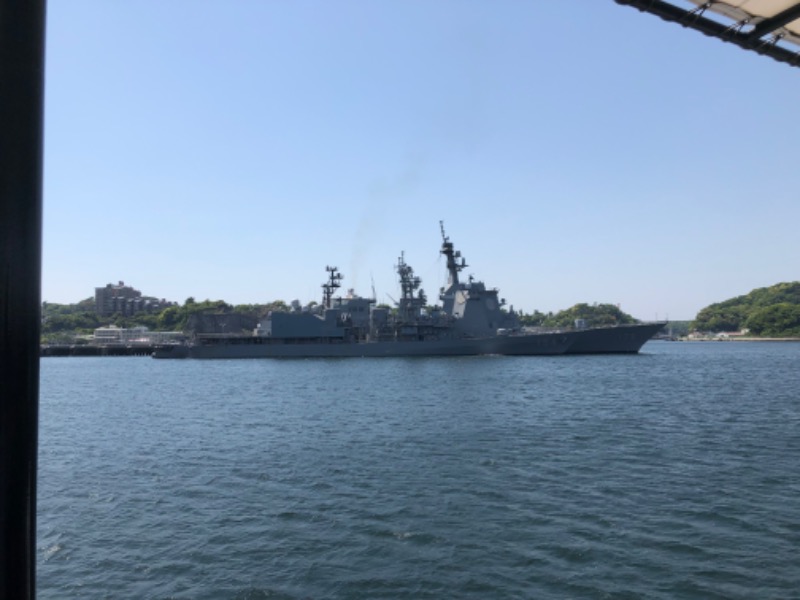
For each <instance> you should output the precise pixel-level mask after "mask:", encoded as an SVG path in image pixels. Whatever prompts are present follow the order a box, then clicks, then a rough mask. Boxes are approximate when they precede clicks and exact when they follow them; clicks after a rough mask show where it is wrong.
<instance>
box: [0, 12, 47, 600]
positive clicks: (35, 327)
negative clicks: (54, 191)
mask: <svg viewBox="0 0 800 600" xmlns="http://www.w3.org/2000/svg"><path fill="white" fill-rule="evenodd" d="M44 30H45V0H0V598H20V599H30V598H33V597H34V595H35V582H36V577H35V575H36V464H37V462H36V459H37V449H38V417H39V330H40V305H41V254H42V248H41V246H42V244H41V236H42V233H41V232H42V120H43V116H42V114H43V95H44V94H43V91H44Z"/></svg>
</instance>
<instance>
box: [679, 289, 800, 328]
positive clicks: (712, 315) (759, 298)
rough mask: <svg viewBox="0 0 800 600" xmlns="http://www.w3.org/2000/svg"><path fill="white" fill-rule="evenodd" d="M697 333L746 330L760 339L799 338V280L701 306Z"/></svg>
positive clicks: (697, 318)
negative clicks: (702, 307) (761, 337)
mask: <svg viewBox="0 0 800 600" xmlns="http://www.w3.org/2000/svg"><path fill="white" fill-rule="evenodd" d="M692 328H693V329H695V330H697V331H708V332H720V331H741V330H743V329H748V330H749V331H750V333H751V334H752V335H757V336H764V337H789V336H792V337H793V336H800V281H793V282H789V283H778V284H775V285H773V286H770V287H766V288H758V289H755V290H753V291H752V292H750V293H749V294H746V295H744V296H737V297H736V298H731V299H730V300H725V301H723V302H717V303H716V304H712V305H710V306H707V307H705V308H704V309H702V310H701V311H700V312H699V313H697V317H695V320H694V322H693V323H692Z"/></svg>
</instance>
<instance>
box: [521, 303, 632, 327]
mask: <svg viewBox="0 0 800 600" xmlns="http://www.w3.org/2000/svg"><path fill="white" fill-rule="evenodd" d="M578 319H582V320H583V321H584V322H585V323H586V325H587V326H588V327H599V326H603V325H627V324H630V323H636V322H637V320H636V319H634V318H633V317H632V316H631V315H629V314H628V313H625V312H623V311H622V310H620V308H619V307H618V306H615V305H614V304H576V305H575V306H573V307H572V308H568V309H566V310H562V311H560V312H557V313H555V314H553V313H552V312H549V313H546V314H545V313H542V312H539V311H538V310H535V311H533V313H531V314H525V313H523V314H522V315H520V321H521V322H522V324H523V325H526V326H529V327H574V326H575V321H576V320H578Z"/></svg>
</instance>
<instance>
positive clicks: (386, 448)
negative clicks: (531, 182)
mask: <svg viewBox="0 0 800 600" xmlns="http://www.w3.org/2000/svg"><path fill="white" fill-rule="evenodd" d="M41 369H42V376H41V427H40V467H39V469H40V471H39V473H40V475H39V517H38V519H39V522H38V529H39V537H38V556H39V562H38V573H37V577H38V584H37V585H38V597H39V598H52V599H59V600H61V599H66V598H81V599H84V598H159V599H161V598H181V599H195V598H196V599H220V598H223V599H224V598H231V599H238V600H256V599H266V598H270V599H273V598H279V599H283V598H286V599H289V598H299V599H300V598H314V599H317V598H559V599H561V598H664V599H667V598H669V599H675V598H697V599H701V598H702V599H708V598H741V599H745V598H746V599H751V598H759V599H766V598H798V597H800V591H799V590H800V552H798V548H800V343H752V344H747V343H669V342H650V343H648V344H647V345H646V346H645V347H644V349H643V352H642V354H640V355H637V356H606V357H603V356H585V357H583V356H571V357H552V358H550V357H534V358H515V357H475V358H439V359H344V360H329V359H328V360H250V361H247V360H243V361H155V360H151V359H148V358H138V357H130V358H128V357H111V358H46V359H43V360H42V367H41Z"/></svg>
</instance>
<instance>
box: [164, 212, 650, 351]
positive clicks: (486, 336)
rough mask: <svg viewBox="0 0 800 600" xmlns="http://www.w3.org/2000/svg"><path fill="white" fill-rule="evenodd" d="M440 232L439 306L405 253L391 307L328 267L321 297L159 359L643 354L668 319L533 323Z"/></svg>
mask: <svg viewBox="0 0 800 600" xmlns="http://www.w3.org/2000/svg"><path fill="white" fill-rule="evenodd" d="M440 229H441V233H442V247H441V250H440V252H441V254H442V255H444V257H445V258H446V261H447V273H448V278H447V285H446V286H445V287H443V288H441V290H440V294H439V299H440V300H441V302H442V304H441V306H438V305H437V306H435V307H433V308H430V307H429V306H428V298H427V296H426V294H425V292H424V291H423V290H422V288H421V285H422V281H421V280H420V278H419V277H417V276H416V275H415V274H414V270H413V269H412V268H411V266H410V265H408V264H407V263H406V261H405V256H404V253H401V254H400V257H399V259H398V261H397V265H396V270H397V275H398V278H399V280H400V299H399V300H398V301H397V302H396V307H395V309H394V310H391V309H389V308H386V307H381V306H377V305H376V301H375V299H374V298H364V297H361V296H357V295H355V294H354V293H353V292H352V290H351V292H350V293H348V294H347V295H346V296H344V297H341V296H340V297H334V296H335V293H336V290H337V289H339V288H340V287H341V280H342V274H341V273H340V272H339V270H338V269H337V268H336V267H330V266H329V267H326V270H327V272H328V278H327V281H326V282H325V283H323V284H322V289H323V294H322V304H321V305H318V306H316V307H306V308H301V307H299V306H297V305H296V306H294V309H293V310H292V311H291V312H277V311H275V312H271V313H270V314H268V315H267V317H266V319H264V320H263V321H262V322H261V323H259V324H258V327H256V329H255V330H254V331H253V332H252V334H251V335H231V334H199V335H197V336H195V338H194V339H193V340H192V341H191V342H190V343H187V344H180V345H164V346H159V347H157V348H156V350H155V352H154V353H153V357H154V358H311V357H320V358H322V357H379V356H471V355H481V354H501V355H514V356H537V355H559V354H601V353H637V352H639V350H640V349H641V347H642V346H643V345H644V343H645V342H646V341H647V340H649V339H650V338H651V337H652V336H653V335H654V334H655V333H657V332H658V331H659V330H660V329H661V328H662V327H663V326H664V324H665V323H663V322H659V323H637V324H633V325H615V326H609V327H582V328H575V329H554V330H538V329H537V330H531V329H526V328H524V327H522V326H521V325H520V322H519V319H518V318H517V316H516V314H515V313H514V311H513V310H506V309H505V308H504V306H505V300H503V299H500V298H499V297H498V290H497V289H490V288H487V287H486V285H484V283H483V282H482V281H477V280H475V279H474V278H473V277H472V276H469V277H468V278H467V280H466V281H462V277H461V272H462V271H463V270H464V268H465V267H466V266H467V264H466V260H465V259H464V258H463V257H462V256H461V253H460V252H459V251H457V250H455V248H454V246H453V243H452V242H451V241H450V238H449V237H448V236H447V235H446V234H445V231H444V225H443V224H442V223H440Z"/></svg>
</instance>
